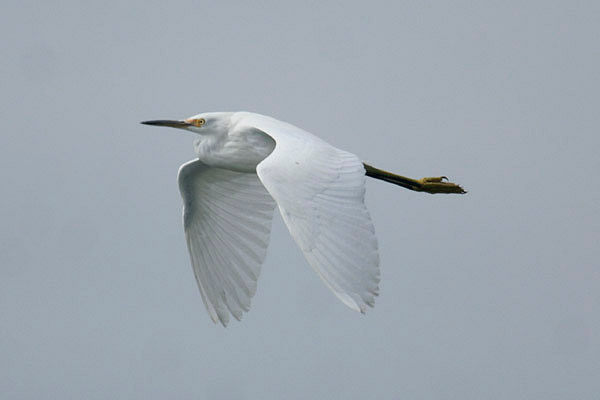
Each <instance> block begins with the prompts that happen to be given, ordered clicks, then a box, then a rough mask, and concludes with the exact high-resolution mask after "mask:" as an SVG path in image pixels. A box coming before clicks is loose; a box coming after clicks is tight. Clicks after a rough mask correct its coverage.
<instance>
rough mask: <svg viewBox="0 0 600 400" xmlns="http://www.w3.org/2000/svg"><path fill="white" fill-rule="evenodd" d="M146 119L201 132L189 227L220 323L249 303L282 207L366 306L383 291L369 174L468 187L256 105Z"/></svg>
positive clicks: (185, 173) (326, 266) (437, 186)
mask: <svg viewBox="0 0 600 400" xmlns="http://www.w3.org/2000/svg"><path fill="white" fill-rule="evenodd" d="M142 124H146V125H158V126H168V127H173V128H180V129H185V130H188V131H190V132H193V133H194V134H196V135H197V138H196V139H195V140H194V149H195V152H196V154H197V155H198V158H197V159H195V160H192V161H189V162H187V163H185V164H183V165H182V166H181V167H180V168H179V174H178V178H177V179H178V182H179V189H180V191H181V196H182V197H183V204H184V205H183V226H184V230H185V238H186V241H187V246H188V250H189V253H190V258H191V262H192V266H193V269H194V275H195V276H196V281H197V283H198V287H199V288H200V293H201V295H202V300H203V301H204V304H205V306H206V309H207V310H208V313H209V314H210V317H211V319H212V320H213V322H215V323H216V322H220V323H221V324H223V326H226V325H227V323H228V322H229V314H231V315H233V316H234V317H235V318H236V319H238V320H239V319H241V318H242V313H243V312H244V311H246V312H247V311H248V310H249V309H250V302H251V299H252V297H253V296H254V293H255V291H256V281H257V279H258V276H259V274H260V268H261V265H262V263H263V261H264V259H265V255H266V250H267V245H268V242H269V234H270V230H271V220H272V217H273V212H274V209H275V207H278V208H279V211H280V213H281V216H282V217H283V220H284V221H285V223H286V225H287V227H288V229H289V231H290V234H291V235H292V237H293V238H294V240H295V241H296V243H297V244H298V246H300V249H301V250H302V252H303V253H304V256H305V257H306V260H307V261H308V263H309V264H310V265H311V266H312V267H313V268H314V270H315V271H316V273H317V274H318V275H319V276H320V277H321V279H322V280H323V282H325V284H326V285H327V287H328V288H329V289H331V291H332V292H333V293H334V294H335V295H336V296H337V297H338V298H339V299H340V300H341V301H342V302H343V303H344V304H346V305H347V306H348V307H350V308H351V309H353V310H356V311H359V312H361V313H364V312H365V311H366V309H367V306H370V307H373V305H374V302H375V296H377V295H378V293H379V287H378V285H379V256H378V252H377V239H376V237H375V231H374V228H373V223H372V222H371V218H370V216H369V212H368V211H367V208H366V207H365V202H364V199H365V179H366V178H365V176H371V177H374V178H377V179H382V180H385V181H388V182H392V183H395V184H398V185H400V186H403V187H406V188H408V189H411V190H416V191H424V192H428V193H464V191H463V189H462V188H461V187H460V186H458V185H455V184H453V183H450V182H444V181H443V179H444V177H441V178H423V179H421V180H414V179H410V178H406V177H402V176H399V175H395V174H391V173H389V172H386V171H382V170H379V169H376V168H373V167H371V166H369V165H367V164H363V162H362V161H361V160H360V159H359V158H358V157H357V156H355V155H354V154H352V153H349V152H346V151H343V150H340V149H337V148H335V147H333V146H331V145H330V144H328V143H326V142H325V141H323V140H321V139H319V138H318V137H316V136H314V135H312V134H310V133H308V132H306V131H304V130H302V129H300V128H297V127H295V126H293V125H291V124H288V123H286V122H282V121H278V120H276V119H274V118H271V117H267V116H264V115H260V114H254V113H249V112H211V113H202V114H198V115H195V116H193V117H190V118H188V119H185V120H177V121H173V120H155V121H145V122H142Z"/></svg>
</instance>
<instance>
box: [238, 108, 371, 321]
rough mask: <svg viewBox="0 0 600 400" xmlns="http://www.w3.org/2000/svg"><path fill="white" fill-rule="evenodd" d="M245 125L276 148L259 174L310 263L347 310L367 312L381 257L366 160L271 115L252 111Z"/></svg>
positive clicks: (257, 170)
mask: <svg viewBox="0 0 600 400" xmlns="http://www.w3.org/2000/svg"><path fill="white" fill-rule="evenodd" d="M243 126H246V127H248V128H250V127H251V128H254V129H258V130H260V131H262V132H264V133H265V134H267V135H269V136H270V137H272V138H273V139H274V140H275V142H276V145H275V149H274V150H273V152H272V153H271V154H270V155H269V156H268V157H267V158H265V159H264V161H262V162H261V163H260V164H259V165H258V167H257V169H256V172H257V174H258V177H259V178H260V180H261V181H262V183H263V184H264V185H265V187H266V188H267V190H268V191H269V193H270V194H271V196H273V198H274V199H275V201H276V202H277V205H278V206H279V210H280V211H281V215H282V216H283V219H284V221H285V223H286V224H287V227H288V229H289V231H290V233H291V235H292V236H293V238H294V239H295V241H296V243H297V244H298V245H299V246H300V248H301V249H302V252H303V253H304V255H305V257H306V259H307V260H308V262H309V263H310V265H311V266H312V267H313V268H314V269H315V271H316V272H317V274H318V275H319V276H320V277H321V278H322V279H323V281H324V282H325V284H326V285H327V286H328V287H329V288H330V289H331V290H332V291H333V292H334V293H335V295H336V296H337V297H338V298H339V299H340V300H342V302H344V304H346V305H347V306H349V307H350V308H352V309H354V310H356V311H360V312H363V313H364V312H365V310H366V305H369V306H371V307H372V306H373V305H374V302H375V296H377V294H378V292H379V288H378V284H379V256H378V252H377V239H376V238H375V231H374V228H373V223H372V222H371V218H370V216H369V212H368V211H367V208H366V207H365V204H364V198H365V179H366V178H365V170H364V167H363V164H362V162H361V160H360V159H359V158H358V157H356V156H355V155H354V154H351V153H348V152H345V151H342V150H339V149H337V148H335V147H333V146H331V145H329V144H327V143H326V142H324V141H322V140H321V139H319V138H317V137H316V136H313V135H311V134H310V133H308V132H305V131H303V130H301V129H299V128H297V127H295V126H293V125H290V124H287V123H284V122H281V121H278V120H275V119H272V118H270V117H266V116H262V115H257V114H250V113H248V114H245V115H244V116H243V117H242V118H241V121H240V127H243ZM242 129H243V128H242Z"/></svg>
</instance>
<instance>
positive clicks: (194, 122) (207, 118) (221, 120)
mask: <svg viewBox="0 0 600 400" xmlns="http://www.w3.org/2000/svg"><path fill="white" fill-rule="evenodd" d="M232 114H233V113H231V112H211V113H202V114H197V115H194V116H191V117H189V118H186V119H183V120H169V119H158V120H152V121H142V122H141V123H142V124H144V125H154V126H168V127H171V128H179V129H185V130H188V131H191V132H194V133H198V134H210V133H216V132H219V131H221V130H226V129H228V128H229V124H230V120H231V115H232Z"/></svg>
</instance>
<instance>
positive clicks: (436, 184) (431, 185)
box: [417, 176, 467, 194]
mask: <svg viewBox="0 0 600 400" xmlns="http://www.w3.org/2000/svg"><path fill="white" fill-rule="evenodd" d="M444 180H445V182H444ZM417 182H419V183H420V185H419V189H418V190H419V191H420V192H427V193H431V194H435V193H459V194H463V193H467V192H466V191H465V190H464V189H463V188H462V187H460V185H457V184H456V183H452V182H449V181H448V178H446V177H445V176H440V177H436V178H422V179H419V180H417Z"/></svg>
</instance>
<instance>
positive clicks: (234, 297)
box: [178, 160, 275, 326]
mask: <svg viewBox="0 0 600 400" xmlns="http://www.w3.org/2000/svg"><path fill="white" fill-rule="evenodd" d="M178 182H179V189H180V191H181V196H182V198H183V203H184V206H183V225H184V229H185V238H186V242H187V245H188V250H189V253H190V259H191V261H192V267H193V269H194V276H195V277H196V282H197V283H198V287H199V289H200V294H201V296H202V300H203V302H204V304H205V306H206V309H207V310H208V313H209V315H210V317H211V319H212V320H213V321H214V322H220V323H221V324H223V325H224V326H226V325H227V323H228V322H229V315H230V314H231V315H233V316H234V317H235V318H236V319H238V320H239V319H241V318H242V314H243V312H247V311H248V310H249V309H250V303H251V300H252V297H253V296H254V293H255V292H256V281H257V279H258V276H259V275H260V267H261V265H262V263H263V261H264V259H265V256H266V249H267V245H268V244H269V235H270V232H271V220H272V217H273V210H274V209H275V201H274V200H273V198H272V197H271V196H270V195H269V193H268V192H267V191H266V189H265V188H264V186H263V184H262V183H261V181H260V180H259V179H258V177H257V176H256V174H252V173H241V172H234V171H229V170H224V169H220V168H213V167H209V166H207V165H205V164H203V163H202V162H200V161H199V160H193V161H190V162H188V163H186V164H184V165H182V166H181V167H180V169H179V174H178Z"/></svg>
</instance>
